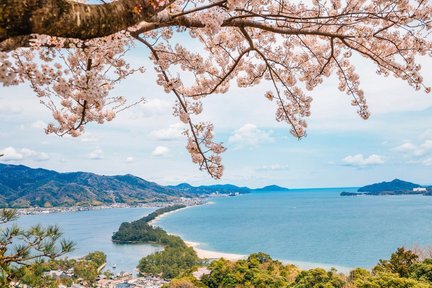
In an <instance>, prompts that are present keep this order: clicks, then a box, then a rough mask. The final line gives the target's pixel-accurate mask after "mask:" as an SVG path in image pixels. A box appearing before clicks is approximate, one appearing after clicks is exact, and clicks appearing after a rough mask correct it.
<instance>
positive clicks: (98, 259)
mask: <svg viewBox="0 0 432 288" xmlns="http://www.w3.org/2000/svg"><path fill="white" fill-rule="evenodd" d="M84 259H85V260H88V261H92V262H94V263H95V264H96V265H97V266H98V267H100V266H102V265H103V264H105V263H106V254H105V253H104V252H102V251H95V252H91V253H89V254H88V255H87V256H86V257H85V258H84Z"/></svg>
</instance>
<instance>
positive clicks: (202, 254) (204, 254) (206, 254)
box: [185, 241, 247, 261]
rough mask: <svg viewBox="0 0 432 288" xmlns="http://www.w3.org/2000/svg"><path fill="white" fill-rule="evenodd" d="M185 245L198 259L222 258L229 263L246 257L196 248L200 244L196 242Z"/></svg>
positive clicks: (188, 242) (187, 242)
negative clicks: (191, 249)
mask: <svg viewBox="0 0 432 288" xmlns="http://www.w3.org/2000/svg"><path fill="white" fill-rule="evenodd" d="M185 243H186V244H187V245H188V246H189V247H192V248H193V249H194V250H195V251H196V253H197V255H198V257H199V258H201V259H219V258H224V259H227V260H230V261H237V260H241V259H246V258H247V255H241V254H233V253H224V252H219V251H210V250H204V249H201V248H198V247H199V245H200V243H197V242H192V241H185Z"/></svg>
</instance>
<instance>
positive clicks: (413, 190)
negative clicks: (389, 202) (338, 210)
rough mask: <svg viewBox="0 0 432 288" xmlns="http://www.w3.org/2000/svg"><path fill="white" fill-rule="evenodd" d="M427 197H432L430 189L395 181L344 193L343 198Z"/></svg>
mask: <svg viewBox="0 0 432 288" xmlns="http://www.w3.org/2000/svg"><path fill="white" fill-rule="evenodd" d="M419 194H420V195H427V196H432V189H431V188H430V187H423V186H421V185H419V184H415V183H411V182H407V181H403V180H400V179H394V180H393V181H390V182H381V183H375V184H371V185H367V186H364V187H361V188H359V189H358V190H357V192H342V193H341V196H359V195H378V196H379V195H419Z"/></svg>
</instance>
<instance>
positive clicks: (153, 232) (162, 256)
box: [112, 205, 200, 279]
mask: <svg viewBox="0 0 432 288" xmlns="http://www.w3.org/2000/svg"><path fill="white" fill-rule="evenodd" d="M184 207H186V206H184V205H173V206H168V207H164V208H160V209H158V210H156V211H154V212H152V213H150V214H149V215H147V216H145V217H143V218H141V219H139V220H136V221H133V222H130V223H128V222H125V223H122V224H121V225H120V228H119V230H118V231H117V232H116V233H114V235H113V236H112V240H113V241H114V242H117V243H131V242H133V243H157V244H161V245H163V246H164V248H165V249H164V250H163V251H160V252H157V253H154V254H151V255H148V256H146V257H144V258H142V259H141V260H140V262H139V264H138V269H139V271H140V273H141V274H146V275H154V276H161V277H163V278H170V279H171V278H174V277H177V276H179V275H181V274H182V273H184V272H186V271H187V270H190V269H191V268H192V267H193V266H195V265H197V264H199V263H200V260H199V258H198V256H197V255H196V252H195V251H194V250H193V249H192V248H190V247H188V246H187V245H186V244H185V243H184V241H183V240H182V239H181V238H180V237H178V236H174V235H168V233H167V232H166V231H165V230H163V229H162V228H159V227H153V226H152V225H150V224H149V222H150V221H152V220H154V219H156V217H158V216H160V215H162V214H164V213H168V212H171V211H175V210H178V209H182V208H184Z"/></svg>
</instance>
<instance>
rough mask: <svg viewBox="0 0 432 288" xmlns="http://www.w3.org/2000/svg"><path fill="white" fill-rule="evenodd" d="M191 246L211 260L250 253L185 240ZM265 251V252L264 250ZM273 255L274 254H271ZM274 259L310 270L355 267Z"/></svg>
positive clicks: (227, 258)
mask: <svg viewBox="0 0 432 288" xmlns="http://www.w3.org/2000/svg"><path fill="white" fill-rule="evenodd" d="M184 242H185V243H186V244H187V245H188V246H189V247H192V248H193V249H194V250H195V252H196V253H197V255H198V257H199V258H201V259H209V260H217V259H220V258H224V259H226V260H229V261H238V260H245V259H247V257H249V255H246V254H236V253H227V252H222V251H213V250H206V249H201V248H199V246H200V245H201V243H198V242H192V241H184ZM264 253H265V252H264ZM271 257H272V256H271ZM272 259H273V260H278V261H280V262H282V263H283V264H284V265H288V264H292V265H295V266H296V267H298V268H299V269H301V270H310V269H314V268H322V269H324V270H327V271H330V270H331V269H333V268H335V269H336V270H337V271H338V272H340V273H344V274H349V272H351V271H352V270H353V269H355V268H353V267H346V266H340V265H332V264H325V263H314V262H305V261H294V260H285V259H277V258H273V257H272Z"/></svg>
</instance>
